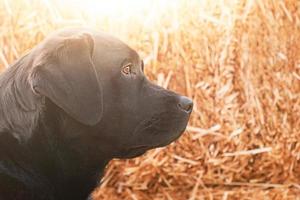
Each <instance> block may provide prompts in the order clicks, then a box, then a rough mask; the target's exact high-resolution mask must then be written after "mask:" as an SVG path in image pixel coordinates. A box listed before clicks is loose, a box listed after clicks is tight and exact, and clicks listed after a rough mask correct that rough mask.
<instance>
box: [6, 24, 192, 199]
mask: <svg viewBox="0 0 300 200" xmlns="http://www.w3.org/2000/svg"><path fill="white" fill-rule="evenodd" d="M192 108H193V102H192V100H191V99H189V98H188V97H185V96H182V95H179V94H176V93H175V92H172V91H169V90H166V89H164V88H162V87H159V86H157V85H155V84H153V83H151V82H150V81H149V80H148V79H147V78H146V77H145V75H144V64H143V61H142V60H141V58H140V57H139V55H138V54H137V52H136V51H134V50H133V49H132V48H130V47H129V46H127V45H126V44H124V43H123V42H122V41H120V40H119V39H117V38H115V37H113V36H111V35H109V34H106V33H104V32H100V31H95V30H90V29H87V28H71V29H64V30H59V31H56V32H55V33H53V34H51V35H50V36H48V37H47V38H46V39H45V40H44V41H42V42H41V43H40V44H38V45H37V46H36V47H34V48H33V49H32V50H31V51H29V52H28V53H27V54H26V55H24V56H23V57H21V58H20V59H18V60H17V61H16V62H15V63H14V64H12V66H10V67H9V68H8V69H7V70H6V71H4V72H3V73H2V74H1V75H0V199H5V200H10V199H14V200H18V199H22V200H69V199H70V200H71V199H72V200H74V199H75V200H76V199H90V198H91V197H90V194H91V192H92V191H93V189H94V188H95V187H96V186H97V185H98V184H99V180H100V179H101V177H102V175H103V170H104V168H105V166H106V165H107V163H108V162H109V161H110V160H111V159H113V158H134V157H137V156H140V155H142V154H144V153H145V152H146V151H147V150H150V149H153V148H157V147H163V146H166V145H168V144H170V143H171V142H173V141H174V140H176V139H177V138H179V137H180V135H181V134H182V133H183V131H184V130H185V128H186V126H187V123H188V120H189V117H190V114H191V112H192Z"/></svg>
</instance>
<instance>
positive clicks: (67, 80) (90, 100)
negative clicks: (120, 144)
mask: <svg viewBox="0 0 300 200" xmlns="http://www.w3.org/2000/svg"><path fill="white" fill-rule="evenodd" d="M93 49H94V40H93V38H92V36H91V35H90V34H88V33H81V34H78V35H73V36H70V37H59V38H55V39H53V40H49V41H47V42H45V43H44V45H43V48H42V49H41V50H40V51H41V52H40V55H38V56H37V57H38V58H37V59H36V60H35V61H34V64H33V65H34V67H33V70H32V75H31V83H32V88H33V90H34V92H36V93H38V94H39V95H42V96H46V97H48V98H49V99H50V100H51V101H52V102H53V103H55V104H56V105H57V106H59V107H60V108H62V109H63V110H64V111H65V112H66V113H67V114H69V115H70V116H72V117H73V118H75V119H76V120H78V121H79V122H81V123H83V124H86V125H95V124H96V123H98V122H99V121H100V119H101V117H102V110H103V102H102V88H101V84H100V81H99V79H98V77H97V73H96V69H95V66H94V64H93V61H92V55H93Z"/></svg>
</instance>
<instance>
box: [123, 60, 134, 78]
mask: <svg viewBox="0 0 300 200" xmlns="http://www.w3.org/2000/svg"><path fill="white" fill-rule="evenodd" d="M131 67H132V64H131V63H129V64H127V65H125V66H124V67H123V69H122V72H123V73H124V74H127V75H128V74H130V73H131Z"/></svg>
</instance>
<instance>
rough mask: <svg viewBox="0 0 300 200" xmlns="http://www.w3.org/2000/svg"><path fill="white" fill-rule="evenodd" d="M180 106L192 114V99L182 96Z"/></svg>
mask: <svg viewBox="0 0 300 200" xmlns="http://www.w3.org/2000/svg"><path fill="white" fill-rule="evenodd" d="M178 106H179V107H180V108H181V109H182V110H184V111H186V112H189V113H190V112H191V111H192V109H193V101H192V100H191V99H189V98H188V97H185V96H182V97H180V99H179V103H178Z"/></svg>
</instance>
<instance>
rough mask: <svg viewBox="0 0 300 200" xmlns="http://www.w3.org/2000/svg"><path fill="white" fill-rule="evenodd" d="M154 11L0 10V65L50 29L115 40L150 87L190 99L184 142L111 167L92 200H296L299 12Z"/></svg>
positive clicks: (272, 4) (299, 180)
mask: <svg viewBox="0 0 300 200" xmlns="http://www.w3.org/2000/svg"><path fill="white" fill-rule="evenodd" d="M154 2H155V3H156V4H157V5H156V4H155V5H156V6H158V7H151V8H150V7H149V9H148V8H146V9H145V8H144V9H143V10H141V12H140V13H139V14H138V15H132V16H126V15H125V14H124V13H123V14H122V13H120V15H117V17H110V16H101V17H96V16H95V15H94V14H93V15H91V14H90V13H89V12H84V11H82V12H81V11H80V8H74V7H72V8H70V7H68V9H67V7H63V6H61V5H57V4H56V3H55V2H52V1H47V0H44V1H33V0H16V1H9V0H1V1H0V46H1V51H0V65H1V66H2V68H4V67H6V66H8V64H9V63H11V62H12V61H13V60H14V59H16V58H18V57H20V56H21V55H22V54H24V52H26V51H27V50H28V49H30V48H31V47H32V46H34V45H35V44H37V43H38V42H39V41H40V40H42V39H43V38H44V37H45V36H46V35H47V34H48V33H49V32H51V31H53V30H55V29H57V28H61V27H66V26H70V25H77V26H78V25H85V26H90V27H93V28H96V29H103V30H105V31H107V32H110V33H113V34H114V35H116V36H118V37H120V38H122V39H123V40H124V41H125V42H127V43H129V44H130V45H131V46H132V47H134V48H135V49H137V50H138V51H139V52H140V54H141V56H142V57H143V58H144V59H145V61H146V63H147V69H146V70H147V75H148V76H149V77H150V78H151V79H152V80H155V81H157V82H158V84H160V85H162V86H164V87H166V88H169V89H173V90H176V91H178V92H181V93H184V94H186V95H188V96H190V97H191V98H193V99H194V102H195V108H194V111H193V115H192V117H191V120H190V123H189V126H188V128H187V131H186V133H185V134H184V136H183V137H181V138H180V139H179V140H178V141H177V142H175V143H173V144H171V145H170V146H168V147H167V148H163V149H155V150H152V151H150V152H148V153H147V154H146V155H145V156H142V157H139V158H136V159H131V160H114V161H112V162H111V163H110V165H109V166H108V167H107V170H106V176H105V178H104V179H103V181H102V182H103V183H102V186H101V187H100V188H99V189H98V190H97V191H95V193H94V196H95V197H96V199H111V200H114V199H123V200H127V199H128V200H131V199H132V200H138V199H139V200H140V199H141V200H152V199H155V200H159V199H166V200H185V199H186V200H200V199H222V200H227V199H255V200H256V199H278V200H279V199H300V1H298V0H289V1H279V0H278V1H277V0H264V1H255V0H240V1H231V0H230V1H229V0H228V1H223V0H216V1H209V0H203V1H196V0H190V1H184V0H176V1H175V0H174V1H168V3H169V4H170V5H169V6H167V7H164V9H158V8H159V1H154ZM55 5H56V6H55ZM79 11H80V12H79ZM125 13H126V12H125ZM99 15H101V13H99ZM170 117H172V116H170Z"/></svg>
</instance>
